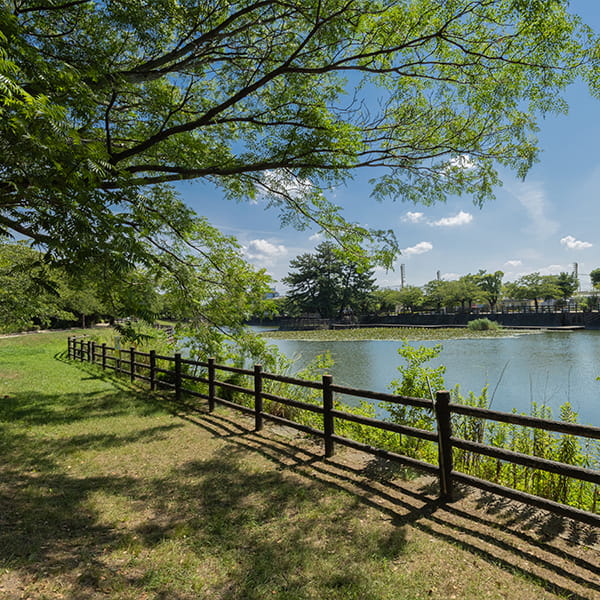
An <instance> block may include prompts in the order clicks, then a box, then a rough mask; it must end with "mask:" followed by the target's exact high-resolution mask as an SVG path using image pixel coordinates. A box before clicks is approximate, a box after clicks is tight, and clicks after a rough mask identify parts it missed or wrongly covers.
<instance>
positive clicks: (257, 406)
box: [254, 365, 263, 431]
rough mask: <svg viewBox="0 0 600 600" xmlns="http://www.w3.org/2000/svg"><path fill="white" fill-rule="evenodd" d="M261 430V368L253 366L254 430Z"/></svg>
mask: <svg viewBox="0 0 600 600" xmlns="http://www.w3.org/2000/svg"><path fill="white" fill-rule="evenodd" d="M262 428H263V397H262V366H261V365H254V430H255V431H260V430H261V429H262Z"/></svg>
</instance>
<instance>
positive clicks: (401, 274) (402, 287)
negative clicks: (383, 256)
mask: <svg viewBox="0 0 600 600" xmlns="http://www.w3.org/2000/svg"><path fill="white" fill-rule="evenodd" d="M404 276H405V272H404V264H401V265H400V289H401V290H403V289H404Z"/></svg>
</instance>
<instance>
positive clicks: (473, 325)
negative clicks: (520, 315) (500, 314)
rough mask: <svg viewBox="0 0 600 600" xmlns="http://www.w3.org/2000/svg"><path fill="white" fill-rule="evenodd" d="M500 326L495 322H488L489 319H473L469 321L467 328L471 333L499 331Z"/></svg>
mask: <svg viewBox="0 0 600 600" xmlns="http://www.w3.org/2000/svg"><path fill="white" fill-rule="evenodd" d="M501 327H502V325H500V323H497V322H496V321H490V320H489V319H474V320H473V321H469V323H468V325H467V328H468V329H470V330H471V331H490V330H491V331H493V330H496V329H500V328H501Z"/></svg>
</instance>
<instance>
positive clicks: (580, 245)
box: [560, 235, 593, 250]
mask: <svg viewBox="0 0 600 600" xmlns="http://www.w3.org/2000/svg"><path fill="white" fill-rule="evenodd" d="M560 243H561V244H562V245H563V246H565V247H566V248H568V249H569V250H584V249H585V248H591V247H592V246H593V244H591V243H590V242H582V241H580V240H576V239H575V238H574V237H573V236H572V235H567V236H565V237H564V238H562V239H561V240H560Z"/></svg>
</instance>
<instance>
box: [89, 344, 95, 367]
mask: <svg viewBox="0 0 600 600" xmlns="http://www.w3.org/2000/svg"><path fill="white" fill-rule="evenodd" d="M91 348H92V355H91V357H90V361H91V363H92V364H94V363H95V362H96V342H92V344H91Z"/></svg>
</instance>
